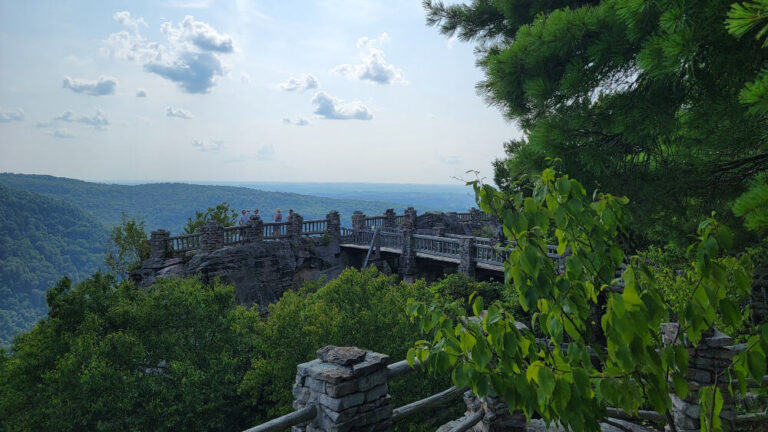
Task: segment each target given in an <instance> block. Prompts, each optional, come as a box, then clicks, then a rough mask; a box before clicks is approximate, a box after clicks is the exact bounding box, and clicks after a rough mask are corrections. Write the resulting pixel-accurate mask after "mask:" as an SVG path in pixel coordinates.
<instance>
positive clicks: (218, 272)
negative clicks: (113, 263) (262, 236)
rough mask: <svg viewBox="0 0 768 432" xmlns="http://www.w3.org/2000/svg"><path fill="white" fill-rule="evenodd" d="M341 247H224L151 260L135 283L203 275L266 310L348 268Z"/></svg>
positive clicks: (282, 244) (261, 244) (288, 244)
mask: <svg viewBox="0 0 768 432" xmlns="http://www.w3.org/2000/svg"><path fill="white" fill-rule="evenodd" d="M339 264H340V253H339V247H338V245H337V244H336V245H333V244H329V245H320V246H317V245H315V244H314V242H313V241H312V240H302V241H300V242H299V243H296V242H291V241H270V242H255V243H247V244H242V245H237V246H229V247H223V248H221V249H218V250H215V251H213V252H210V253H206V252H202V251H197V253H194V254H190V255H189V256H186V257H178V258H167V259H150V260H147V261H145V262H144V265H143V266H142V268H141V269H139V270H137V271H135V272H133V273H132V275H131V277H132V279H133V280H135V281H136V282H137V283H138V284H139V286H149V285H151V284H152V283H153V282H154V281H155V280H156V279H158V278H162V277H172V276H177V277H185V276H190V275H199V276H200V277H201V278H202V280H203V281H205V282H210V281H213V280H214V279H215V278H219V280H221V281H222V282H225V283H231V284H233V285H234V286H235V295H236V298H237V302H238V303H239V304H242V305H246V306H250V305H252V304H258V305H259V307H261V308H262V309H265V308H266V307H267V305H269V304H270V303H275V302H276V301H277V300H278V299H279V298H280V297H281V296H282V295H283V293H284V292H286V291H287V290H289V289H292V288H298V287H299V286H301V285H302V284H303V283H304V282H306V281H310V280H317V279H319V278H321V277H324V279H325V280H331V279H333V277H335V276H337V275H338V274H339V273H340V272H341V269H342V268H343V267H342V266H340V265H339Z"/></svg>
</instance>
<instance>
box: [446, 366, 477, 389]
mask: <svg viewBox="0 0 768 432" xmlns="http://www.w3.org/2000/svg"><path fill="white" fill-rule="evenodd" d="M473 371H474V369H472V367H471V366H469V365H467V364H466V363H464V362H463V361H460V362H457V363H456V367H455V368H454V369H453V373H452V374H451V379H452V380H453V384H454V385H455V386H456V387H459V388H462V387H465V386H467V385H469V380H470V378H471V377H472V372H473Z"/></svg>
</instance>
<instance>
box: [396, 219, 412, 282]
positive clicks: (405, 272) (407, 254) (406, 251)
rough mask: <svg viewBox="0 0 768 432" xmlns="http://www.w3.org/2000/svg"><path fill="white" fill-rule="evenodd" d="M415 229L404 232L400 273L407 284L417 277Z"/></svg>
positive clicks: (407, 229) (406, 229)
mask: <svg viewBox="0 0 768 432" xmlns="http://www.w3.org/2000/svg"><path fill="white" fill-rule="evenodd" d="M413 232H414V229H413V228H408V227H407V225H406V228H405V229H404V230H403V252H402V253H401V254H400V265H399V268H398V273H399V274H400V277H401V278H402V279H403V280H404V281H406V282H412V281H413V278H414V276H415V275H416V248H415V244H414V240H413Z"/></svg>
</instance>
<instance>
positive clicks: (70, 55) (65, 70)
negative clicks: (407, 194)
mask: <svg viewBox="0 0 768 432" xmlns="http://www.w3.org/2000/svg"><path fill="white" fill-rule="evenodd" d="M474 63H475V57H474V55H473V53H472V46H470V45H467V44H464V43H461V42H460V41H452V40H448V39H446V38H445V37H444V36H442V35H440V34H439V33H438V31H437V30H436V29H435V28H432V27H427V26H426V25H425V19H424V11H423V9H422V7H421V2H420V1H418V0H413V1H405V0H390V1H373V0H348V1H342V0H320V1H244V0H237V1H226V2H225V1H221V2H217V1H206V0H178V1H177V0H168V1H165V2H138V1H131V2H120V1H92V2H85V1H77V2H74V1H62V0H56V1H28V2H27V1H25V2H12V1H2V2H0V64H2V67H0V171H6V172H21V173H35V174H51V175H58V176H65V177H74V178H81V179H85V180H101V181H104V180H115V181H121V180H144V181H195V180H199V181H297V182H311V181H318V182H320V181H322V182H337V181H338V182H395V183H451V182H454V180H452V177H466V176H467V175H466V174H464V173H465V171H467V170H469V169H475V170H479V171H481V173H482V174H483V175H484V176H486V177H489V178H490V177H491V176H492V170H491V168H490V162H491V161H492V160H493V159H494V158H496V157H499V156H501V155H502V153H503V151H502V143H503V142H504V141H506V140H508V139H510V138H512V137H518V136H519V135H520V132H519V130H518V128H517V127H516V126H515V125H514V124H512V123H509V122H508V121H506V120H505V119H504V118H503V117H502V115H501V114H500V113H499V111H498V110H496V109H495V108H490V107H488V106H486V105H485V103H484V102H483V100H482V98H481V97H479V96H478V95H477V94H476V92H475V88H474V85H475V83H476V82H478V81H479V80H481V79H482V73H481V71H480V70H479V69H477V68H476V67H475V65H474Z"/></svg>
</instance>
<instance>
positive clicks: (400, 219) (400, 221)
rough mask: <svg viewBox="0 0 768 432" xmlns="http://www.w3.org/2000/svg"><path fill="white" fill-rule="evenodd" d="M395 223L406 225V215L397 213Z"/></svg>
mask: <svg viewBox="0 0 768 432" xmlns="http://www.w3.org/2000/svg"><path fill="white" fill-rule="evenodd" d="M395 225H405V215H395Z"/></svg>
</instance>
